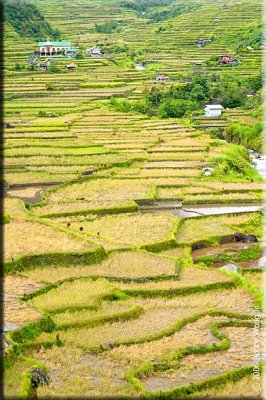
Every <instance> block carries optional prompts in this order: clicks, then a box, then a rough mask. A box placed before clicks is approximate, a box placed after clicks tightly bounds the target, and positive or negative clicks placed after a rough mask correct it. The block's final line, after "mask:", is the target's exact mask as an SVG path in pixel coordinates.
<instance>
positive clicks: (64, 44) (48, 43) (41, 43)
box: [38, 40, 71, 47]
mask: <svg viewBox="0 0 266 400" xmlns="http://www.w3.org/2000/svg"><path fill="white" fill-rule="evenodd" d="M38 45H39V46H40V47H41V46H57V47H60V46H62V47H70V46H71V42H49V40H47V41H46V42H39V43H38Z"/></svg>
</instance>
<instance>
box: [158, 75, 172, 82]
mask: <svg viewBox="0 0 266 400" xmlns="http://www.w3.org/2000/svg"><path fill="white" fill-rule="evenodd" d="M168 79H169V78H168V76H165V75H158V76H156V78H155V80H156V81H157V82H167V81H168Z"/></svg>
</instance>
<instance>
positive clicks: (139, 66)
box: [135, 63, 146, 71]
mask: <svg viewBox="0 0 266 400" xmlns="http://www.w3.org/2000/svg"><path fill="white" fill-rule="evenodd" d="M135 68H136V70H137V71H144V70H145V69H146V67H145V65H142V64H140V63H136V66H135Z"/></svg>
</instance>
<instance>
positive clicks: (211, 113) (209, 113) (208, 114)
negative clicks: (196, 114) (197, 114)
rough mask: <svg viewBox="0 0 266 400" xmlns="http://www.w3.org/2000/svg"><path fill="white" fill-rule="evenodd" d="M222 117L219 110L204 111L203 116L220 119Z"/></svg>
mask: <svg viewBox="0 0 266 400" xmlns="http://www.w3.org/2000/svg"><path fill="white" fill-rule="evenodd" d="M221 115H222V111H221V110H209V109H205V116H206V117H220V116H221Z"/></svg>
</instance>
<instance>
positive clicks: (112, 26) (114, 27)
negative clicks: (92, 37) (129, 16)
mask: <svg viewBox="0 0 266 400" xmlns="http://www.w3.org/2000/svg"><path fill="white" fill-rule="evenodd" d="M120 30H121V27H120V26H119V24H118V23H117V22H115V21H108V20H107V21H105V22H104V23H103V24H95V32H96V33H105V34H107V35H108V34H110V33H113V32H114V31H116V32H119V31H120Z"/></svg>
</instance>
